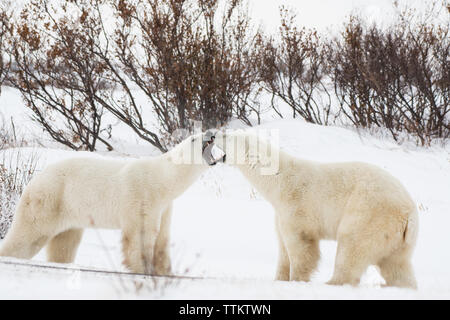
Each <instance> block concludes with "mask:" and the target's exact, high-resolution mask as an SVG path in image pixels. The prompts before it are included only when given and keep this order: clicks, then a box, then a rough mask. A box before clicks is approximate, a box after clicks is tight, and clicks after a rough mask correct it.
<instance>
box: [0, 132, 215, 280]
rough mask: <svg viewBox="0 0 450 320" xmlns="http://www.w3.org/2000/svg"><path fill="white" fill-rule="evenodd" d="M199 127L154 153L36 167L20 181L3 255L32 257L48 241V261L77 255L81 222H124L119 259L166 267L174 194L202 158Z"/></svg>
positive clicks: (138, 266)
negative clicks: (39, 170)
mask: <svg viewBox="0 0 450 320" xmlns="http://www.w3.org/2000/svg"><path fill="white" fill-rule="evenodd" d="M201 143H202V142H201V135H197V136H193V137H190V138H188V139H186V140H185V141H183V142H182V143H180V144H179V145H178V146H176V147H175V148H174V149H172V150H171V151H169V152H167V153H165V154H163V155H161V156H158V157H153V158H148V159H142V160H132V161H116V160H101V159H89V158H83V159H82V158H77V159H70V160H65V161H61V162H59V163H56V164H54V165H51V166H49V167H48V168H46V169H45V170H44V171H43V172H42V173H40V174H38V175H36V176H35V177H34V178H33V179H32V181H31V182H30V183H29V184H28V186H27V187H26V188H25V190H24V192H23V195H22V197H21V199H20V202H19V204H18V207H17V209H16V214H15V216H14V220H13V223H12V226H11V229H10V230H9V232H8V234H7V237H6V239H5V240H4V243H3V245H2V247H1V249H0V256H12V257H17V258H26V259H29V258H32V257H33V256H34V255H35V254H36V253H37V252H38V251H39V250H40V249H41V248H42V247H43V246H44V245H46V244H47V256H48V259H49V260H50V261H54V262H63V263H68V262H72V261H73V260H74V258H75V254H76V250H77V247H78V245H79V243H80V240H81V236H82V232H83V229H84V228H111V229H121V230H122V245H123V254H124V264H125V265H126V266H127V267H128V268H129V269H131V270H132V271H133V272H137V273H156V274H168V273H170V271H171V270H170V269H171V264H170V257H169V229H170V217H171V208H172V201H173V200H174V199H175V198H176V197H178V196H179V195H180V194H181V193H183V192H184V191H185V190H186V189H187V188H188V187H189V186H190V185H191V184H192V183H193V182H194V181H195V180H196V179H197V177H199V175H200V174H201V172H202V171H203V170H205V169H206V168H207V166H206V165H205V164H197V165H195V164H190V163H185V164H183V163H182V160H181V159H189V158H190V157H191V156H192V155H193V154H194V153H198V155H197V158H199V159H202V158H201V152H202V150H201Z"/></svg>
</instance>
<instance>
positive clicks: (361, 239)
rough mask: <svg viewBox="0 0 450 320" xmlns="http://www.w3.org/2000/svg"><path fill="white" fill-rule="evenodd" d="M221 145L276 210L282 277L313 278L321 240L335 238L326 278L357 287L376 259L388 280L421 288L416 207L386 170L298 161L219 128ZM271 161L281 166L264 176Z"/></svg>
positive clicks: (252, 138)
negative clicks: (416, 268) (415, 259)
mask: <svg viewBox="0 0 450 320" xmlns="http://www.w3.org/2000/svg"><path fill="white" fill-rule="evenodd" d="M215 143H216V145H218V146H219V147H221V148H222V149H223V150H224V151H225V152H226V154H227V157H226V162H227V163H230V164H232V165H235V166H236V167H237V168H239V169H240V171H241V172H242V173H243V175H244V176H245V177H246V178H247V179H248V180H249V181H250V183H251V184H252V185H253V186H254V187H255V188H256V189H257V190H258V191H259V192H260V193H261V195H262V196H263V197H264V198H265V199H267V200H268V201H269V202H270V203H271V204H272V206H273V207H274V209H275V213H276V214H275V216H276V230H277V235H278V239H279V261H278V268H277V275H276V279H277V280H295V281H309V279H310V275H311V273H312V272H313V270H314V269H315V268H316V267H317V263H318V260H319V255H320V253H319V240H321V239H332V240H337V242H338V247H337V254H336V260H335V269H334V274H333V276H332V278H331V280H330V281H329V282H328V284H333V285H342V284H351V285H357V284H358V283H359V280H360V277H361V275H362V274H363V272H364V271H365V270H366V269H367V267H368V266H369V265H376V266H378V267H379V269H380V271H381V275H382V276H383V277H384V279H385V281H386V285H387V286H398V287H407V288H416V280H415V277H414V273H413V268H412V266H411V254H412V252H413V248H414V246H415V242H416V237H417V231H418V216H417V209H416V205H415V204H414V202H413V200H412V199H411V197H410V195H409V194H408V192H407V191H406V190H405V188H404V187H403V186H402V184H401V183H400V182H399V181H398V180H397V179H396V178H394V177H393V176H392V175H390V174H389V173H388V172H386V171H385V170H382V169H381V168H378V167H376V166H374V165H370V164H367V163H361V162H347V163H319V162H313V161H306V160H302V159H298V158H295V157H293V156H291V155H289V154H287V153H285V152H283V151H281V150H279V149H278V148H275V147H271V145H270V143H268V142H266V141H264V140H263V139H259V138H258V137H256V136H255V135H252V134H248V133H244V132H232V133H229V132H227V133H220V132H219V133H217V134H216V139H215ZM239 146H240V147H239ZM274 155H276V157H275V158H274V157H273V156H274ZM273 161H277V162H278V163H277V170H276V171H274V172H272V173H271V174H267V173H266V174H264V171H263V169H265V168H267V166H270V165H271V163H270V162H273Z"/></svg>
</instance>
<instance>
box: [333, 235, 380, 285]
mask: <svg viewBox="0 0 450 320" xmlns="http://www.w3.org/2000/svg"><path fill="white" fill-rule="evenodd" d="M371 249H372V248H370V247H367V246H365V245H364V243H360V242H358V241H357V240H355V239H354V237H352V236H346V237H343V238H341V239H338V247H337V252H336V261H335V267H334V274H333V277H332V278H331V280H330V281H328V282H327V284H331V285H343V284H350V285H353V286H356V285H358V284H359V281H360V279H361V276H362V274H363V273H364V272H365V271H366V269H367V268H368V267H369V265H370V264H373V261H372V259H371V258H372V256H371V255H372V252H373V250H371Z"/></svg>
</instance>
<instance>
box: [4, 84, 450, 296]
mask: <svg viewBox="0 0 450 320" xmlns="http://www.w3.org/2000/svg"><path fill="white" fill-rule="evenodd" d="M0 113H2V115H3V116H4V118H5V119H9V117H10V116H13V117H14V119H15V122H16V126H17V127H18V130H19V131H21V132H23V133H24V134H26V135H29V136H33V137H35V138H37V139H41V136H40V135H41V133H40V129H38V128H36V127H33V125H32V124H30V122H29V120H27V119H28V118H27V116H26V113H27V112H26V111H25V110H24V108H23V107H22V102H21V100H20V96H18V95H17V93H16V92H15V91H14V90H12V89H6V90H4V92H3V94H2V96H0ZM234 125H235V126H237V124H234ZM232 126H233V124H232ZM258 128H259V129H278V130H279V133H280V146H281V148H282V149H283V150H285V151H287V152H289V153H291V154H293V155H296V156H298V157H302V158H306V159H311V160H317V161H322V162H333V161H350V160H351V161H353V160H358V161H366V162H370V163H373V164H376V165H378V166H381V167H382V168H384V169H386V170H387V171H389V172H391V173H392V174H393V175H394V176H395V177H397V178H398V179H400V180H401V181H402V182H403V184H404V185H405V186H406V188H407V189H408V190H409V191H410V193H411V194H412V196H413V198H414V199H415V200H416V201H417V205H418V208H419V216H420V225H419V228H420V230H419V240H418V243H417V248H416V250H415V254H414V259H413V264H414V268H415V271H416V276H417V280H418V285H419V289H418V290H416V291H414V290H406V289H394V288H381V284H382V283H383V279H382V278H381V277H380V275H379V273H378V271H377V270H376V269H375V267H371V268H369V270H368V271H367V273H366V274H365V275H364V277H363V279H362V283H361V285H360V286H359V287H357V288H353V287H333V286H328V285H325V282H326V281H327V280H329V278H330V277H331V274H332V272H333V265H334V256H335V251H336V244H335V242H332V241H322V242H321V252H322V258H321V262H320V265H319V268H318V271H317V272H316V273H315V275H314V277H313V279H312V281H311V282H310V283H294V282H275V281H273V280H272V279H273V278H274V275H275V268H276V262H277V243H276V236H275V230H274V213H273V210H272V208H271V206H270V205H269V204H268V203H267V202H266V201H264V199H262V198H261V197H260V196H259V195H258V194H257V193H256V192H255V191H254V190H253V189H252V188H251V186H250V185H249V183H248V182H247V181H246V180H245V179H244V178H243V177H242V176H241V174H240V173H239V172H238V171H237V170H236V169H234V168H231V167H227V166H225V165H223V164H219V165H217V166H215V167H213V168H211V169H209V170H208V171H207V172H205V173H204V174H203V176H202V177H201V178H200V179H199V180H198V181H197V182H196V183H195V184H194V185H192V187H191V188H189V189H188V190H187V191H186V192H185V193H184V194H183V195H182V196H181V197H179V198H178V199H177V200H176V201H175V207H174V216H173V224H172V241H171V244H172V248H171V249H172V251H171V254H172V260H173V262H174V267H175V273H177V274H180V275H189V276H202V277H205V279H204V280H199V279H197V280H192V279H186V280H170V281H169V280H165V279H158V280H156V283H154V282H153V281H152V280H150V279H148V278H144V277H127V276H120V275H101V274H92V273H85V272H81V271H74V270H69V271H61V270H50V269H39V268H31V267H27V266H20V265H11V264H2V263H1V262H0V298H2V299H10V298H37V299H42V298H63V299H64V298H83V299H84V298H106V299H115V298H138V299H140V298H142V299H147V298H162V299H450V250H449V245H450V232H449V231H448V230H449V228H450V227H449V226H450V148H449V146H447V147H442V146H438V145H435V146H432V147H430V148H418V147H414V146H412V145H410V144H408V143H406V144H404V145H402V146H399V145H397V144H394V143H392V142H391V141H390V140H389V139H381V138H374V137H371V136H370V135H368V134H367V133H364V134H362V135H359V134H358V133H357V132H355V131H353V130H348V129H344V128H338V127H322V126H316V125H311V124H307V123H305V122H303V121H301V120H293V119H284V120H266V121H265V122H264V123H263V124H262V125H261V126H259V127H258ZM258 128H256V129H258ZM116 132H117V131H116ZM123 137H125V135H124V136H120V138H121V139H123V140H122V141H119V142H120V143H119V145H123V146H124V147H123V148H122V149H120V150H119V151H116V152H114V153H104V152H102V153H95V154H93V153H87V152H74V151H68V150H63V149H61V147H59V146H58V145H56V144H54V143H48V142H46V141H47V140H41V141H44V146H43V147H27V148H22V149H21V150H20V151H21V152H22V153H23V154H30V153H34V154H36V155H37V156H38V158H39V167H40V168H43V167H45V166H46V165H48V164H50V163H52V162H55V161H58V160H61V159H65V158H69V157H80V156H92V157H110V156H113V157H125V156H129V157H141V156H146V155H151V154H154V153H155V151H154V150H153V149H152V148H151V147H148V146H146V145H145V144H143V143H142V142H138V143H137V142H136V140H135V139H134V138H128V136H127V138H123ZM116 139H118V138H117V137H116ZM125 146H126V148H125ZM14 151H17V150H4V151H0V157H1V156H2V155H3V154H7V153H9V152H14ZM7 159H8V158H7ZM0 245H1V242H0ZM1 260H5V259H1ZM6 260H8V259H6ZM33 260H34V261H35V262H41V261H45V252H44V250H43V251H41V252H40V253H39V254H38V255H37V256H36V257H35V258H34V259H33ZM8 261H9V260H8ZM121 261H122V254H121V246H120V231H115V230H87V231H86V232H85V234H84V237H83V241H82V243H81V246H80V248H79V251H78V255H77V258H76V261H75V264H74V265H73V266H72V267H75V268H76V267H77V266H79V267H80V268H81V267H82V268H101V269H107V270H119V271H125V269H124V268H123V266H122V265H121Z"/></svg>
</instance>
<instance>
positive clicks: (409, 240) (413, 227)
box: [403, 209, 418, 246]
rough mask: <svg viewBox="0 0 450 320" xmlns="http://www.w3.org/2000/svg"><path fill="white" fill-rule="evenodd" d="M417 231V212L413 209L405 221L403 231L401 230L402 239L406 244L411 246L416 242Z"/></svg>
mask: <svg viewBox="0 0 450 320" xmlns="http://www.w3.org/2000/svg"><path fill="white" fill-rule="evenodd" d="M417 233H418V214H417V209H414V210H413V211H412V212H411V214H410V216H409V217H408V220H407V221H406V227H405V231H404V232H403V241H404V242H405V243H406V244H407V245H411V246H413V245H414V244H415V243H416V239H417Z"/></svg>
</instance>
